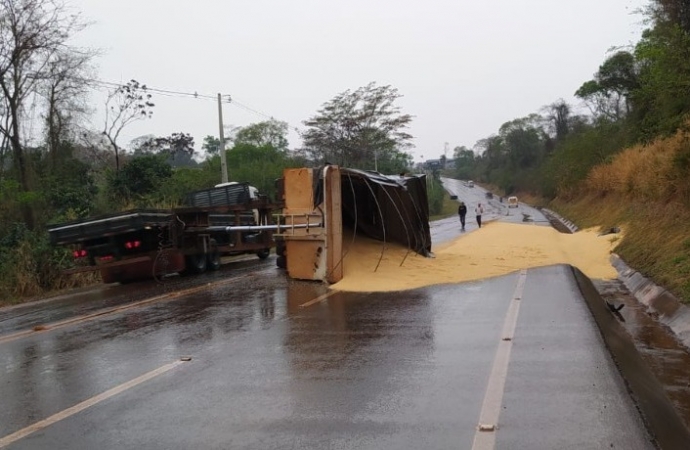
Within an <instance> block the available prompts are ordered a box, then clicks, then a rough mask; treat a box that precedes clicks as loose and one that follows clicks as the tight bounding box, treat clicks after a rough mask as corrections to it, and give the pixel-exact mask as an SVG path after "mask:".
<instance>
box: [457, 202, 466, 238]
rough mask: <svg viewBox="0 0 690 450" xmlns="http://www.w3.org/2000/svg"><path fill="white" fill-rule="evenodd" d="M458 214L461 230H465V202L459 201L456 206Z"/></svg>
mask: <svg viewBox="0 0 690 450" xmlns="http://www.w3.org/2000/svg"><path fill="white" fill-rule="evenodd" d="M458 215H459V216H460V225H462V231H465V216H466V215H467V205H465V202H460V206H458Z"/></svg>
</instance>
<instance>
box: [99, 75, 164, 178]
mask: <svg viewBox="0 0 690 450" xmlns="http://www.w3.org/2000/svg"><path fill="white" fill-rule="evenodd" d="M154 106H155V105H154V104H153V102H151V94H149V93H148V89H147V87H146V85H145V84H140V83H139V82H138V81H136V80H130V81H129V82H127V84H125V85H122V86H119V87H118V88H116V89H114V90H112V91H111V92H110V93H109V94H108V99H107V100H106V102H105V124H104V126H103V135H104V136H105V137H106V138H107V139H108V142H110V145H111V146H112V148H113V151H114V152H115V170H116V171H119V170H120V147H119V146H118V143H117V140H118V138H119V137H120V133H121V132H122V130H123V129H124V128H125V127H127V125H129V124H131V123H132V122H135V121H137V120H142V119H146V118H149V117H151V115H152V114H153V107H154Z"/></svg>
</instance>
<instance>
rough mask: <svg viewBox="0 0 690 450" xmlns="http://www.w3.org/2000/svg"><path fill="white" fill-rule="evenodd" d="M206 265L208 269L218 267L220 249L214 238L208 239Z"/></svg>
mask: <svg viewBox="0 0 690 450" xmlns="http://www.w3.org/2000/svg"><path fill="white" fill-rule="evenodd" d="M206 267H207V268H208V270H218V269H220V251H218V243H217V242H216V240H215V239H211V240H210V241H209V246H208V254H207V255H206Z"/></svg>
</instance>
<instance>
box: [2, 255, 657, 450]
mask: <svg viewBox="0 0 690 450" xmlns="http://www.w3.org/2000/svg"><path fill="white" fill-rule="evenodd" d="M568 270H569V269H567V268H565V267H564V266H556V267H551V268H544V269H538V270H529V271H527V273H526V277H525V284H524V294H523V295H522V300H521V305H522V306H521V309H520V312H519V316H518V320H517V326H516V329H515V334H514V336H515V337H514V342H515V343H514V348H513V353H512V355H511V357H510V370H509V372H508V376H507V379H506V381H505V394H504V397H503V402H502V405H503V406H502V409H501V410H500V424H501V427H500V429H499V430H498V432H497V433H496V436H497V438H496V444H497V445H496V447H497V448H604V447H606V448H610V445H611V444H613V445H614V447H615V448H627V449H636V448H651V445H650V444H649V440H648V437H647V436H646V433H645V431H644V426H643V425H642V423H641V421H640V418H639V416H638V414H637V411H636V410H635V407H634V405H633V403H632V401H631V400H630V398H629V397H628V395H627V393H626V391H625V388H624V385H623V383H622V380H621V379H620V377H619V375H618V373H617V371H616V369H615V365H614V364H613V362H612V361H611V359H610V357H609V356H608V355H607V353H606V351H605V349H604V347H603V345H602V343H601V340H600V338H599V335H598V333H597V330H596V328H595V325H594V323H593V321H592V320H591V318H590V317H589V312H588V310H587V308H586V306H585V305H584V303H583V302H581V301H577V298H578V295H579V294H578V292H577V288H576V287H575V286H574V284H573V283H572V280H569V279H568V275H567V274H568ZM519 276H520V275H518V274H513V275H509V276H505V277H500V278H497V279H494V280H492V281H491V282H482V283H466V284H463V285H459V286H440V287H433V288H426V289H420V290H416V291H410V292H407V293H405V294H394V295H391V294H387V293H379V294H335V295H333V296H331V297H330V298H328V299H327V300H326V301H323V302H319V303H315V304H313V305H311V306H307V307H301V306H300V305H303V304H305V303H307V302H309V301H310V300H312V299H314V298H317V297H318V296H319V295H322V294H323V293H325V289H324V287H323V286H321V285H318V284H312V283H302V282H291V281H288V280H286V279H285V278H283V277H280V276H273V277H267V279H265V280H261V282H260V283H259V282H258V281H259V280H256V279H243V280H241V281H239V282H237V283H236V284H231V285H226V286H225V287H221V288H218V289H213V290H211V291H209V292H206V293H204V294H202V295H196V296H191V297H188V298H179V299H177V300H173V301H167V302H162V303H157V304H155V305H151V306H147V307H146V308H143V309H141V310H136V311H129V312H127V313H123V314H114V315H112V316H109V317H103V318H99V319H97V320H93V321H90V322H87V323H83V324H78V325H74V326H69V327H66V328H64V329H58V330H54V331H47V332H44V333H40V334H36V335H34V336H31V337H27V338H23V339H19V340H15V341H11V342H8V343H4V344H2V346H1V347H0V348H1V349H2V357H1V359H0V364H1V366H0V367H1V368H2V378H1V379H2V384H1V385H0V398H2V399H3V406H4V407H3V408H2V410H0V436H5V435H8V434H10V433H12V432H14V431H16V430H19V429H22V428H24V427H27V426H29V425H31V424H33V423H34V422H36V421H38V420H40V419H43V418H45V417H48V416H51V415H53V414H56V413H59V412H60V411H63V410H65V409H66V408H69V407H71V406H73V405H75V404H78V403H79V402H82V401H84V400H86V399H89V398H91V397H93V396H95V395H97V394H100V393H102V392H104V391H106V390H108V389H110V388H112V387H114V386H117V385H120V384H122V383H125V382H127V381H129V380H132V379H134V378H136V377H138V376H140V375H142V374H144V373H146V372H148V371H151V370H154V369H156V368H158V367H161V366H164V365H166V364H168V363H171V362H173V361H176V360H178V359H179V357H180V356H183V355H188V356H191V357H192V360H191V361H190V362H186V363H184V364H181V365H179V366H177V367H175V368H173V369H172V370H170V371H169V372H166V373H164V374H162V375H160V376H158V377H156V378H153V379H151V380H149V381H146V382H145V383H142V384H140V385H138V386H135V387H133V388H131V389H128V390H125V391H124V392H122V393H119V394H118V395H116V396H113V397H112V398H109V399H107V400H104V401H103V402H102V403H99V404H97V405H95V406H93V407H91V408H89V409H87V410H85V411H82V412H80V413H78V414H75V415H73V416H71V417H66V418H64V419H63V420H60V421H58V422H57V423H55V424H52V425H50V426H49V427H46V428H44V429H42V430H40V431H37V432H35V433H34V434H31V435H29V436H27V437H25V438H23V439H21V440H18V441H16V442H14V443H13V444H11V445H10V446H9V448H14V449H42V448H46V449H48V448H103V449H105V448H113V449H115V448H151V449H158V448H160V449H176V448H179V449H188V448H219V449H220V448H257V449H258V448H261V449H271V448H276V449H277V448H314V449H316V448H342V449H356V448H391V449H419V448H472V442H473V440H474V436H475V433H476V431H475V428H476V426H477V423H478V420H479V415H480V411H481V409H482V405H483V402H484V397H485V395H486V392H487V380H488V379H489V378H490V374H491V372H492V366H493V364H494V359H495V355H496V353H497V347H498V346H499V344H500V343H501V342H502V341H501V337H502V335H503V331H502V330H503V328H504V322H505V319H506V316H507V314H508V309H509V305H510V303H511V300H512V298H513V295H514V291H515V288H516V284H517V282H518V277H519ZM545 286H546V287H547V288H548V289H546V290H545V289H544V287H545ZM554 292H556V293H557V294H554Z"/></svg>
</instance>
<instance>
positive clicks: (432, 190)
mask: <svg viewBox="0 0 690 450" xmlns="http://www.w3.org/2000/svg"><path fill="white" fill-rule="evenodd" d="M426 192H427V197H428V198H429V215H430V216H435V215H437V214H441V211H442V210H443V196H444V194H445V190H444V189H443V185H442V184H441V179H440V178H439V177H438V176H436V175H434V176H432V177H431V178H427V184H426Z"/></svg>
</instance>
